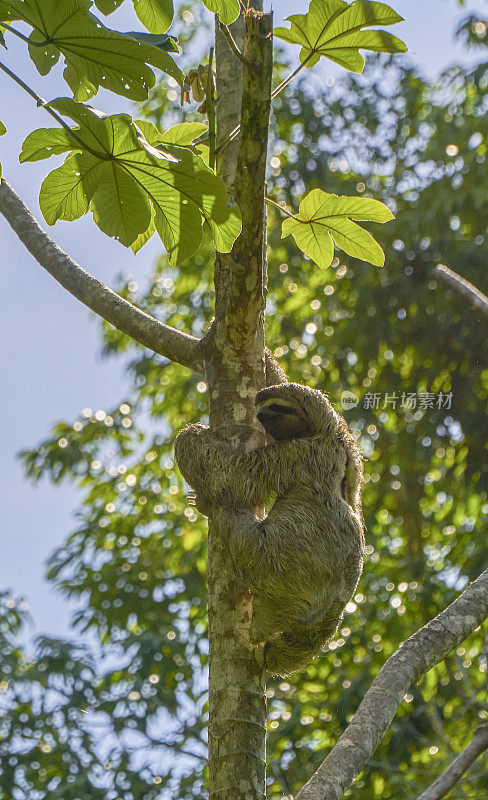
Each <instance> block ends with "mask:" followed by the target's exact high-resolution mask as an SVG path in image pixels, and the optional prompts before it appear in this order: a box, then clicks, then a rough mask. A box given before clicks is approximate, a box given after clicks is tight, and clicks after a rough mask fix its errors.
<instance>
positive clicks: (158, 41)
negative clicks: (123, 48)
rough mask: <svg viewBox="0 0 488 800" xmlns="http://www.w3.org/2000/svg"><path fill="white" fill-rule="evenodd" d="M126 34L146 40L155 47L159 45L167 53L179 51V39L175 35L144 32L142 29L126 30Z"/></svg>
mask: <svg viewBox="0 0 488 800" xmlns="http://www.w3.org/2000/svg"><path fill="white" fill-rule="evenodd" d="M124 36H128V37H129V39H134V40H135V41H136V42H145V43H146V44H151V45H152V46H153V47H159V49H160V50H164V51H165V52H166V53H179V52H180V50H179V47H178V41H177V39H176V37H175V36H169V35H168V34H167V33H144V32H142V33H141V32H140V31H124Z"/></svg>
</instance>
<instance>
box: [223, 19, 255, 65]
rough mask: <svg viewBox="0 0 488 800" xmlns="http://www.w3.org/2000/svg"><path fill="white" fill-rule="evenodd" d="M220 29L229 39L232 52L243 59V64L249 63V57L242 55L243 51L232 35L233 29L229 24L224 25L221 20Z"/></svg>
mask: <svg viewBox="0 0 488 800" xmlns="http://www.w3.org/2000/svg"><path fill="white" fill-rule="evenodd" d="M219 30H220V32H221V33H222V34H223V36H224V37H225V39H226V41H227V44H228V45H229V47H230V49H231V50H232V52H233V53H234V55H235V56H236V57H237V58H238V59H239V61H242V63H243V64H247V59H246V58H244V56H243V55H242V53H241V51H240V50H239V48H238V47H237V43H236V40H235V39H234V37H233V36H232V31H231V30H230V28H229V27H228V25H223V24H222V22H220V21H219ZM248 66H249V65H248Z"/></svg>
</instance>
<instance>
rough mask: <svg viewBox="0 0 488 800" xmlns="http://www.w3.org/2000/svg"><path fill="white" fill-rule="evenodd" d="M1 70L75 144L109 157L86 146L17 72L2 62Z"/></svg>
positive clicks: (93, 153)
mask: <svg viewBox="0 0 488 800" xmlns="http://www.w3.org/2000/svg"><path fill="white" fill-rule="evenodd" d="M0 69H1V70H2V71H3V72H5V74H6V75H8V76H9V78H12V80H13V81H15V83H17V84H18V85H19V86H20V87H21V89H23V90H24V92H27V94H28V95H30V96H31V97H32V98H33V99H34V100H35V101H36V103H37V106H38V107H39V108H43V109H44V111H47V113H48V114H50V115H51V117H52V118H53V119H55V120H56V122H57V123H58V125H61V127H62V128H64V130H65V131H67V132H68V133H69V134H70V136H72V138H73V139H74V140H75V142H77V143H78V144H79V145H80V146H81V147H82V148H83V149H84V150H88V151H89V152H90V153H91V154H92V155H94V156H96V157H97V158H106V157H107V154H106V153H98V152H97V151H95V150H93V149H92V148H91V147H89V146H88V145H86V144H85V142H84V141H83V139H80V137H79V136H77V134H76V133H75V132H74V131H73V129H72V128H70V126H69V125H68V124H67V123H66V122H65V121H64V119H63V118H62V117H60V116H59V114H57V113H56V111H53V109H52V108H50V106H49V104H48V101H47V100H43V99H42V97H40V96H39V95H38V94H37V92H35V91H34V89H31V87H30V86H28V84H27V83H25V82H24V81H23V80H22V78H19V76H18V75H16V74H15V72H12V70H11V69H9V67H7V65H6V64H4V63H3V62H2V61H0Z"/></svg>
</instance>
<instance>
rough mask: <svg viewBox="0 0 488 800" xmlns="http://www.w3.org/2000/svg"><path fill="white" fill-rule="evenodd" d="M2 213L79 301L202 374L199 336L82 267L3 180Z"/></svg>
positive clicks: (1, 182)
mask: <svg viewBox="0 0 488 800" xmlns="http://www.w3.org/2000/svg"><path fill="white" fill-rule="evenodd" d="M0 212H1V213H2V214H3V216H4V217H5V219H6V220H7V222H8V223H9V225H10V226H11V228H12V229H13V230H14V231H15V233H16V234H17V236H18V237H19V239H20V240H21V242H22V243H23V244H24V245H25V246H26V248H27V250H28V251H29V252H30V253H31V254H32V255H33V256H34V258H35V259H36V261H38V263H39V264H40V265H41V266H42V267H44V269H46V270H47V271H48V272H49V273H50V275H52V276H53V278H55V279H56V280H57V281H58V283H60V284H61V285H62V286H64V288H65V289H67V290H68V292H71V294H72V295H74V296H75V297H76V298H77V300H80V301H81V302H82V303H84V304H85V305H86V306H88V308H91V310H92V311H94V312H95V313H96V314H98V315H99V316H100V317H103V319H105V320H107V322H110V323H111V324H112V325H114V326H115V327H116V328H118V329H119V330H121V331H123V332H124V333H127V334H128V335H129V336H131V337H132V338H133V339H135V340H136V342H139V343H140V344H142V345H144V346H145V347H149V348H150V349H151V350H154V351H155V352H156V353H159V355H162V356H164V357H165V358H168V359H169V360H170V361H176V362H177V363H178V364H182V365H183V366H185V367H189V368H190V369H193V370H195V371H197V372H203V370H204V368H203V348H202V345H201V341H200V340H199V339H196V338H195V337H194V336H190V335H189V334H187V333H183V332H182V331H178V330H176V328H171V327H170V326H169V325H165V324H164V323H163V322H159V320H157V319H156V318H155V317H152V316H151V315H150V314H146V313H145V312H144V311H141V309H139V308H137V307H136V306H134V305H132V303H129V302H128V301H127V300H124V298H123V297H120V295H118V294H116V292H114V291H112V289H109V288H108V287H107V286H105V284H103V283H101V282H100V281H99V280H97V279H96V278H94V277H93V276H92V275H90V273H88V272H86V271H85V270H84V269H82V267H80V266H79V265H78V264H76V262H75V261H73V260H72V259H71V258H70V257H69V256H68V255H67V254H66V253H64V252H63V251H62V250H61V249H60V248H59V247H58V246H57V244H56V243H55V242H54V241H53V240H52V239H51V237H50V236H48V234H47V233H46V232H45V231H43V229H42V228H41V227H40V225H39V224H38V223H37V222H36V220H35V219H34V217H33V216H32V214H31V213H30V211H29V209H28V208H27V207H26V206H25V205H24V203H23V202H22V200H21V199H20V197H19V196H18V195H17V194H16V193H15V191H14V190H13V189H12V187H11V186H10V185H9V184H8V183H7V181H5V180H4V179H3V178H2V180H1V181H0Z"/></svg>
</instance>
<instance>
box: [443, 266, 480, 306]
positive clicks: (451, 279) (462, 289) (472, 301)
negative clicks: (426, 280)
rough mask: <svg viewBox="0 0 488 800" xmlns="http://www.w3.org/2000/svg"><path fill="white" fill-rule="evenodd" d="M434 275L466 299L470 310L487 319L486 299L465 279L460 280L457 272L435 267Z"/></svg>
mask: <svg viewBox="0 0 488 800" xmlns="http://www.w3.org/2000/svg"><path fill="white" fill-rule="evenodd" d="M434 275H435V276H436V278H439V279H440V280H441V281H443V282H444V283H445V284H447V286H449V287H450V288H451V289H455V291H456V292H458V293H459V294H460V295H462V296H463V297H464V298H466V300H467V301H468V303H469V305H470V306H471V307H472V308H474V309H475V310H476V311H481V313H482V314H483V315H484V316H485V317H488V297H487V296H486V295H485V294H483V293H482V292H480V290H479V289H477V288H476V286H473V284H472V283H470V282H469V281H467V280H465V278H461V276H460V275H458V274H457V272H453V271H452V269H449V267H446V266H444V264H438V265H437V267H436V268H435V270H434Z"/></svg>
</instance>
